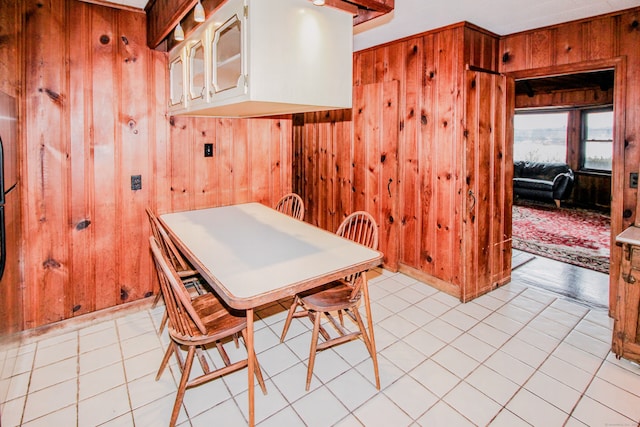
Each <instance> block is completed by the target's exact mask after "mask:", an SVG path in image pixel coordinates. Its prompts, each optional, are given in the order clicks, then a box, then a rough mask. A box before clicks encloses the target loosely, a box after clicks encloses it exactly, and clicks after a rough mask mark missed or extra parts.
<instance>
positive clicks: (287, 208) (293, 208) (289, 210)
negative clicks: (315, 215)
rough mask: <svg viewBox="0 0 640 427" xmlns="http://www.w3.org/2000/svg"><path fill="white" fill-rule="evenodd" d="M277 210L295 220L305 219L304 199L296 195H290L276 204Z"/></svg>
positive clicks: (286, 195)
mask: <svg viewBox="0 0 640 427" xmlns="http://www.w3.org/2000/svg"><path fill="white" fill-rule="evenodd" d="M275 209H276V210H277V211H278V212H282V213H283V214H286V215H289V216H292V217H294V218H295V219H299V220H302V219H304V202H303V201H302V197H300V196H299V195H297V194H296V193H289V194H285V195H284V196H282V198H281V199H280V200H279V201H278V203H277V204H276V207H275Z"/></svg>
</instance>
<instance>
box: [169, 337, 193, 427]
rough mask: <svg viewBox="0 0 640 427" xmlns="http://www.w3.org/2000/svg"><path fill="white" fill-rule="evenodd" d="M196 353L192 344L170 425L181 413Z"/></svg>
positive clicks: (174, 422)
mask: <svg viewBox="0 0 640 427" xmlns="http://www.w3.org/2000/svg"><path fill="white" fill-rule="evenodd" d="M195 354H196V348H195V346H190V347H189V351H188V352H187V360H186V361H185V365H184V369H183V370H182V377H180V384H179V385H178V394H177V395H176V402H175V403H174V404H173V412H172V413H171V421H169V426H170V427H174V426H175V425H176V421H177V420H178V414H179V413H180V406H182V399H184V393H185V391H186V390H187V381H188V380H189V374H190V373H191V366H192V365H193V357H194V355H195Z"/></svg>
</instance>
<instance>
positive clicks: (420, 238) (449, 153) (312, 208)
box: [295, 24, 498, 296]
mask: <svg viewBox="0 0 640 427" xmlns="http://www.w3.org/2000/svg"><path fill="white" fill-rule="evenodd" d="M497 49H498V39H497V37H496V36H495V35H492V34H490V33H487V32H486V31H483V30H480V29H478V28H477V27H474V26H472V25H470V24H458V25H453V26H450V27H446V28H443V29H440V30H436V31H432V32H428V33H424V34H421V35H418V36H415V37H410V38H406V39H403V40H399V41H396V42H392V43H388V44H385V45H381V46H377V47H374V48H370V49H367V50H364V51H361V52H357V53H356V54H355V55H354V77H353V80H354V85H355V86H356V88H359V87H367V86H369V85H373V84H379V83H383V82H392V81H397V82H398V87H399V97H398V107H397V111H398V113H397V114H398V117H399V118H398V121H397V128H395V129H396V130H397V132H398V134H397V138H398V144H397V145H398V148H397V152H395V151H394V152H393V153H386V152H385V153H384V154H387V155H386V156H381V157H380V159H378V160H377V161H376V162H374V163H367V162H357V161H353V160H354V159H355V157H354V156H355V154H354V150H356V152H357V150H367V149H368V148H367V146H368V144H370V143H371V141H369V140H368V139H367V138H360V139H357V136H358V135H356V134H354V136H353V137H352V138H353V145H352V140H351V139H350V138H351V136H350V132H349V130H348V129H349V126H350V125H349V123H348V121H351V120H354V121H355V117H351V116H350V115H348V114H344V115H342V116H337V115H334V116H331V115H325V116H312V115H306V116H305V117H304V129H305V130H304V131H303V132H295V135H296V137H299V138H302V139H303V143H302V144H301V145H302V152H301V153H302V154H301V157H302V158H303V159H304V164H306V165H307V170H306V171H305V172H304V175H305V177H310V179H309V180H308V181H305V183H304V184H305V185H304V187H303V188H302V189H301V191H302V192H307V193H309V195H308V197H307V199H308V200H310V201H311V203H309V206H308V211H307V212H308V217H307V219H308V220H311V221H312V222H314V223H316V224H318V225H321V226H323V227H326V228H329V229H332V228H333V229H335V228H334V227H336V226H337V225H336V222H337V221H336V219H334V215H335V209H334V208H333V207H334V206H339V207H340V208H341V209H343V210H342V211H340V212H339V213H342V212H344V209H347V212H348V209H349V207H350V208H351V209H352V210H353V209H358V208H361V206H363V204H362V203H360V204H358V203H357V202H353V201H352V202H350V203H351V206H349V205H348V204H346V203H347V202H345V200H353V199H354V198H356V200H357V198H359V197H360V198H362V199H363V200H365V199H366V200H369V201H372V206H373V205H375V204H376V203H378V204H379V201H380V200H383V199H384V198H388V197H389V194H390V193H389V188H391V190H392V193H391V194H393V197H394V198H396V199H397V200H396V202H395V203H396V204H397V208H394V209H395V210H396V211H397V214H396V215H395V217H394V219H393V220H394V222H395V224H396V225H397V226H398V227H399V230H398V235H399V237H398V241H397V243H395V244H396V245H397V249H396V250H394V252H395V253H397V255H395V256H396V257H397V259H393V258H390V257H389V256H387V258H386V259H385V263H391V265H400V266H401V267H403V268H410V269H412V273H414V274H416V275H421V274H422V275H424V276H425V277H427V278H428V279H429V280H430V281H431V283H433V284H435V285H437V286H438V287H440V288H441V289H444V290H446V291H447V292H449V293H451V294H452V295H456V296H461V294H462V293H461V290H460V285H461V282H462V280H463V279H462V276H463V275H462V270H461V267H460V266H461V259H462V258H461V236H462V222H461V221H460V217H461V215H460V206H461V203H462V195H461V191H460V189H461V186H462V182H463V181H464V179H463V177H462V176H461V175H460V169H459V168H460V167H461V163H460V160H461V153H462V152H463V149H462V148H460V141H462V126H461V121H462V119H463V116H464V108H463V107H462V105H463V96H462V91H463V81H464V70H465V67H466V65H467V64H469V65H471V66H474V67H477V68H481V69H486V70H496V69H497V66H498V60H497V58H498V56H497V52H498V50H497ZM358 105H359V104H358V103H357V98H356V97H354V110H353V115H354V116H355V115H356V114H358V112H359V111H360V109H361V107H360V106H358ZM362 105H366V103H364V104H362ZM372 117H374V116H372ZM372 117H370V118H368V119H367V120H371V121H373V122H376V121H375V120H374V119H373V118H372ZM343 121H346V122H343ZM376 123H379V125H380V126H381V127H383V126H384V127H387V128H389V127H390V126H389V125H387V124H385V123H386V120H384V119H383V120H382V121H379V122H376ZM297 146H298V145H297ZM358 147H360V148H358ZM369 149H370V148H369ZM327 153H328V154H327ZM389 154H393V155H392V156H389ZM347 156H348V157H347ZM393 158H397V162H398V165H397V169H398V172H397V173H398V180H397V181H394V182H393V183H392V186H390V187H389V188H388V186H387V185H386V183H385V184H384V185H381V186H373V187H369V188H367V189H365V188H364V187H363V186H362V185H360V186H359V185H358V183H357V182H350V183H349V184H350V185H339V186H328V185H326V183H332V182H334V183H335V182H338V183H342V182H345V178H344V177H342V176H341V173H344V172H341V171H344V168H345V167H347V166H349V164H347V163H346V162H347V160H348V159H349V160H351V168H352V169H354V174H355V175H356V176H357V174H359V173H362V174H368V173H370V171H372V170H374V169H375V168H377V167H378V166H379V165H380V164H382V163H384V162H387V161H389V160H390V159H393ZM313 171H322V174H321V175H320V176H319V179H311V177H314V176H315V174H314V172H313ZM318 183H320V184H318ZM318 185H320V186H322V189H325V188H331V191H330V192H328V193H322V191H321V190H317V189H315V188H314V186H318ZM363 192H365V193H364V194H362V193H363ZM316 193H317V194H318V195H320V194H322V195H324V197H325V198H326V200H323V201H322V202H320V203H319V202H314V200H315V199H317V197H316V196H315V195H314V194H316ZM349 193H351V194H349ZM350 198H351V199H350ZM378 219H379V218H378Z"/></svg>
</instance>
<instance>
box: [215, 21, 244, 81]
mask: <svg viewBox="0 0 640 427" xmlns="http://www.w3.org/2000/svg"><path fill="white" fill-rule="evenodd" d="M211 49H212V52H211V53H212V55H211V58H212V61H213V67H212V69H213V73H212V79H213V81H212V87H213V90H214V92H215V93H218V92H222V91H224V90H228V89H233V88H236V87H239V86H241V85H242V84H243V83H242V78H241V77H242V68H243V67H242V65H243V64H242V21H241V20H240V19H239V18H238V15H237V14H236V15H233V16H232V17H231V18H230V19H229V20H227V21H226V22H225V23H224V24H223V25H222V26H220V27H219V28H218V29H216V30H215V33H214V37H213V42H212V43H211Z"/></svg>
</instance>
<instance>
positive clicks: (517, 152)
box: [513, 111, 569, 163]
mask: <svg viewBox="0 0 640 427" xmlns="http://www.w3.org/2000/svg"><path fill="white" fill-rule="evenodd" d="M568 115H569V113H568V112H566V111H561V112H553V113H525V112H523V113H520V112H517V113H516V115H515V117H514V119H513V129H514V138H513V160H526V161H532V162H562V163H565V162H566V161H567V160H566V159H567V120H568Z"/></svg>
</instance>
